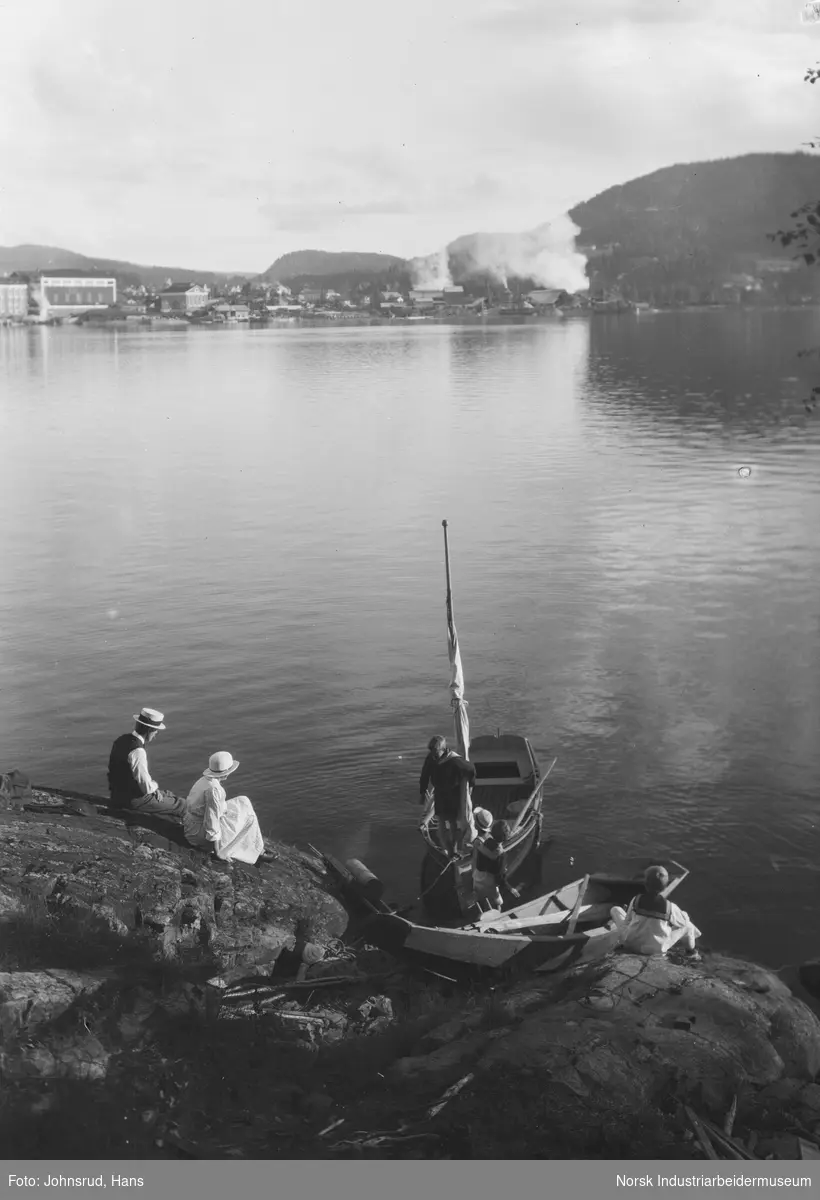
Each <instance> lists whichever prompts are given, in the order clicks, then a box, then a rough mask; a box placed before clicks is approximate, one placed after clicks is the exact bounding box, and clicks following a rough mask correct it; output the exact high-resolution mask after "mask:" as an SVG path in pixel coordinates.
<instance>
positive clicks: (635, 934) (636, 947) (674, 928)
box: [610, 866, 701, 962]
mask: <svg viewBox="0 0 820 1200" xmlns="http://www.w3.org/2000/svg"><path fill="white" fill-rule="evenodd" d="M668 886H669V872H668V871H667V870H666V867H659V866H653V867H647V868H646V871H645V872H644V889H645V891H644V893H643V894H642V895H640V896H633V897H632V899H631V900H630V902H629V907H628V908H627V909H626V910H624V909H623V908H621V907H620V906H619V905H616V906H615V907H614V908H613V909H612V911H611V913H610V916H611V917H612V920H613V921H614V923H615V927H616V929H617V930H618V933H619V936H620V940H621V945H622V947H623V949H624V950H626V951H627V952H628V953H631V954H666V952H667V950H669V949H671V947H672V946H674V945H676V944H677V943H678V942H680V943H681V945H682V947H683V951H684V954H685V956H686V958H687V959H688V961H689V962H700V960H701V959H700V953H699V952H698V948H697V946H696V945H695V943H696V941H697V939H698V938H699V937H700V930H699V929H698V927H697V926H696V925H694V924H693V923H692V922H691V921H690V920H689V914H688V913H685V912H684V911H683V909H681V908H678V906H677V904H673V903H672V901H671V900H669V899H667V897H666V895H665V894H664V893H665V890H666V888H667V887H668Z"/></svg>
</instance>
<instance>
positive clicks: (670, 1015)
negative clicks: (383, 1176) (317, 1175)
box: [0, 772, 820, 1159]
mask: <svg viewBox="0 0 820 1200" xmlns="http://www.w3.org/2000/svg"><path fill="white" fill-rule="evenodd" d="M0 780H1V782H0V923H2V934H3V937H2V947H3V951H2V955H0V1081H2V1088H1V1089H0V1108H1V1111H0V1126H2V1128H3V1130H4V1133H5V1135H6V1137H7V1138H9V1139H10V1140H9V1144H12V1145H14V1146H15V1152H16V1153H17V1154H18V1155H19V1156H21V1157H32V1158H41V1159H44V1158H83V1157H89V1158H106V1157H119V1158H136V1159H143V1158H149V1159H150V1158H165V1157H172V1158H179V1157H189V1158H221V1157H245V1158H274V1159H275V1158H338V1157H375V1158H599V1157H600V1158H625V1159H630V1158H632V1159H634V1158H672V1159H674V1158H678V1159H680V1158H697V1157H704V1156H706V1155H708V1154H709V1151H708V1150H707V1149H706V1147H707V1146H712V1148H713V1152H712V1156H716V1157H754V1158H766V1157H780V1158H797V1157H800V1156H809V1155H812V1154H813V1153H816V1154H820V1079H818V1073H820V1020H819V1019H818V1012H820V1006H818V1005H817V1002H816V1000H815V998H814V996H813V994H812V993H813V992H814V991H815V990H817V991H818V992H820V987H817V982H818V980H817V979H816V978H815V975H816V974H820V971H817V972H812V970H810V969H809V970H807V971H804V972H803V975H802V986H801V983H800V981H799V980H798V978H797V975H796V974H795V977H794V978H793V979H789V980H788V982H789V983H790V984H791V988H792V989H793V990H791V989H790V987H789V986H787V983H786V982H785V981H784V979H782V978H779V977H778V976H777V975H776V974H774V973H773V972H771V971H768V970H765V969H764V968H762V967H758V966H756V965H755V964H752V963H748V962H744V961H741V960H737V959H734V958H731V957H728V956H726V955H721V954H717V953H707V954H706V955H705V958H704V962H703V964H702V965H700V966H693V965H686V964H682V963H676V962H674V961H672V960H666V959H662V958H651V959H647V958H639V957H635V956H632V955H627V954H614V955H611V956H609V957H608V958H607V959H605V960H603V961H602V962H600V963H595V964H592V965H589V966H587V967H581V968H577V969H575V970H573V971H570V972H567V973H565V974H563V975H560V976H557V977H551V976H544V977H541V976H531V977H529V978H521V979H515V978H510V979H505V980H501V979H493V980H482V981H478V980H476V981H474V982H473V983H471V984H463V983H462V984H458V985H457V984H454V983H451V982H448V981H447V980H442V979H439V978H437V977H434V976H431V975H429V974H428V975H424V974H420V973H419V972H418V971H414V970H412V969H410V968H409V967H406V966H404V965H403V964H402V963H401V962H400V961H398V960H395V959H392V958H390V957H389V956H387V955H385V954H383V953H381V952H380V951H377V950H374V949H372V948H370V947H368V945H367V940H366V926H364V927H361V928H357V927H356V925H355V922H354V921H352V919H351V918H350V917H349V915H348V913H347V912H346V911H345V908H344V907H343V906H342V904H341V903H340V902H339V900H338V899H337V898H336V897H335V896H334V895H333V894H332V889H331V886H330V882H329V880H328V879H327V877H326V876H325V874H324V867H323V864H322V863H321V861H320V860H319V859H317V858H316V857H315V856H314V855H313V854H309V853H305V852H303V851H300V850H298V849H296V848H295V847H292V846H287V845H284V844H282V843H276V842H271V843H270V844H271V847H272V849H273V850H274V853H275V862H274V863H272V864H270V865H265V866H260V867H258V868H256V867H252V868H251V867H245V866H243V865H242V864H235V865H233V866H231V867H228V866H226V864H224V863H220V862H218V861H217V860H215V859H214V858H211V857H208V856H206V855H205V854H203V853H201V852H199V851H197V850H193V849H191V848H190V847H188V846H187V845H185V844H184V842H183V840H182V838H181V836H180V831H179V829H178V827H176V826H175V825H173V824H172V823H171V822H168V821H164V820H163V819H162V818H153V819H152V818H145V819H142V820H141V821H140V822H139V823H136V822H134V821H133V820H131V819H128V820H124V819H123V817H122V816H121V815H120V814H113V813H110V812H109V811H108V810H107V808H106V805H105V803H104V802H103V801H101V800H96V801H95V800H94V799H93V798H91V797H84V796H80V795H78V794H76V793H70V792H64V791H58V790H57V789H49V790H45V789H39V788H32V787H30V786H29V785H28V783H27V780H26V779H25V778H24V777H22V776H20V775H19V774H17V773H14V772H13V773H12V774H11V775H5V776H2V777H0ZM306 944H310V945H311V946H320V947H321V948H322V950H323V951H324V958H323V959H322V961H315V959H316V957H317V955H316V954H313V955H312V956H311V955H310V954H308V955H305V953H304V948H305V945H306ZM305 958H307V959H311V958H312V959H313V960H314V961H311V962H305V964H304V966H303V969H302V972H301V974H302V975H305V976H306V977H305V978H303V979H297V978H296V974H297V968H298V967H299V965H300V964H301V963H302V961H303V959H305ZM807 985H808V986H807ZM795 992H799V993H800V995H801V996H802V999H801V998H798V996H797V995H795ZM804 1001H805V1002H804ZM812 1006H814V1011H812ZM695 1114H697V1115H695ZM698 1117H699V1118H700V1120H698ZM710 1122H711V1124H710ZM727 1130H729V1133H728V1134H727V1132H726V1131H727ZM710 1131H711V1132H710ZM720 1131H723V1135H722V1136H723V1142H721V1140H720V1136H719V1134H720Z"/></svg>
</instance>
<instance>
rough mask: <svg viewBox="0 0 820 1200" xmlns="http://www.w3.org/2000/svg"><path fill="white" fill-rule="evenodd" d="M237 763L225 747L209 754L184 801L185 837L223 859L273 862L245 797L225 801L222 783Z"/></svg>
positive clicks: (250, 805)
mask: <svg viewBox="0 0 820 1200" xmlns="http://www.w3.org/2000/svg"><path fill="white" fill-rule="evenodd" d="M238 766H239V763H238V762H237V761H236V760H235V759H234V757H233V755H232V754H230V753H229V752H228V751H227V750H219V751H217V753H216V754H212V755H211V757H210V760H209V762H208V766H207V768H206V769H205V770H204V771H203V772H202V776H201V777H200V778H199V779H198V780H197V781H196V783H195V784H194V786H193V787H192V788H191V790H190V792H189V793H188V798H187V800H186V802H185V816H184V818H183V829H184V830H185V837H186V838H187V839H188V841H189V842H190V843H191V845H192V846H200V847H203V848H206V847H209V846H211V847H213V851H214V853H215V854H216V857H217V858H221V859H222V860H223V861H230V860H232V859H238V860H239V862H246V863H257V862H273V855H272V854H270V853H269V852H268V851H266V850H265V842H264V839H263V837H262V831H261V829H260V828H259V822H258V820H257V819H256V813H255V812H254V811H253V805H252V804H251V802H250V800H249V799H248V797H247V796H232V797H231V799H230V800H229V799H228V798H227V795H226V793H225V789H224V787H223V786H222V781H223V780H224V779H227V778H228V776H229V775H232V774H233V773H234V771H235V770H236V768H237V767H238Z"/></svg>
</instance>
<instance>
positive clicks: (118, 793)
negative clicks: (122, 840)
mask: <svg viewBox="0 0 820 1200" xmlns="http://www.w3.org/2000/svg"><path fill="white" fill-rule="evenodd" d="M142 745H143V743H142V742H141V741H140V739H139V738H138V737H137V736H136V734H134V733H124V734H123V735H122V737H118V738H117V740H116V742H114V745H113V746H112V747H111V757H110V758H109V760H108V790H109V792H110V793H111V802H112V804H116V805H121V806H122V807H123V808H127V807H128V805H129V804H130V803H131V801H132V800H138V799H139V798H140V796H141V795H142V789H141V787H140V785H139V784H138V783H137V781H136V779H135V778H134V776H133V773H132V771H131V767H130V766H129V764H128V755H129V754H130V753H131V751H132V750H136V749H137V747H139V746H142Z"/></svg>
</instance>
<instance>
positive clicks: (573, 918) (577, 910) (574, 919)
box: [567, 875, 589, 937]
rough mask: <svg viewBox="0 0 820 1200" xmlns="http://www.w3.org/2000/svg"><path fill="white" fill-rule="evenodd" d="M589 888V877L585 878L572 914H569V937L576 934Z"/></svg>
mask: <svg viewBox="0 0 820 1200" xmlns="http://www.w3.org/2000/svg"><path fill="white" fill-rule="evenodd" d="M588 887H589V875H585V876H584V880H583V883H582V884H581V887H580V888H579V890H578V898H577V899H576V901H575V903H574V905H573V906H572V912H571V913H570V914H569V925H568V926H567V937H572V935H573V933H575V926H576V925H577V924H578V917H579V916H580V915H581V905H582V904H583V902H584V896H585V895H586V890H587V888H588Z"/></svg>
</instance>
